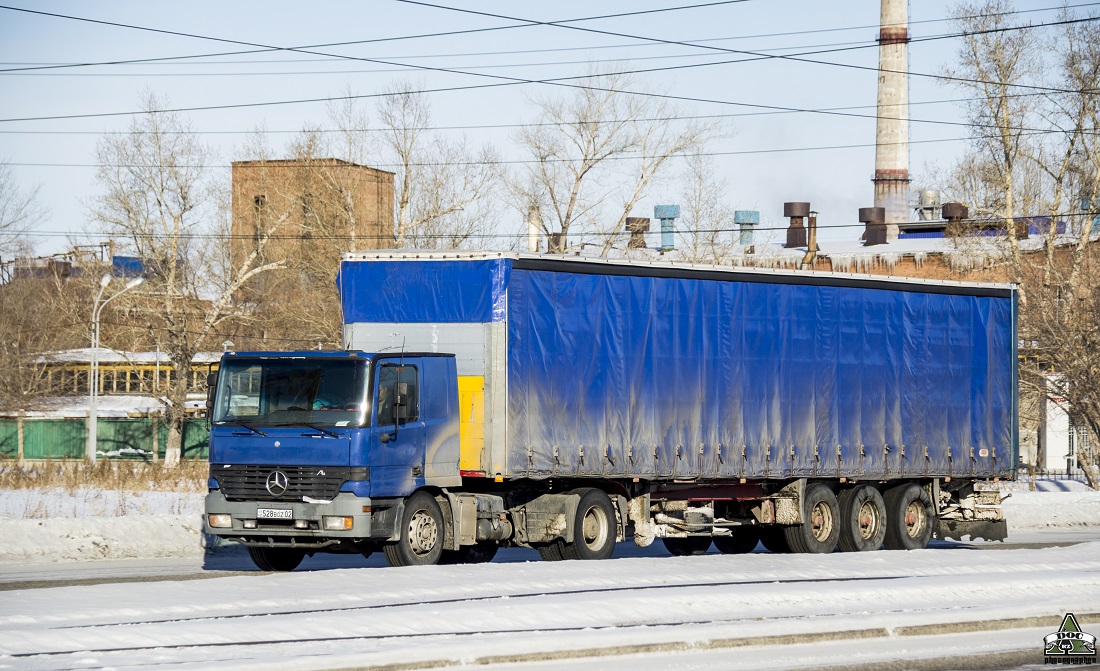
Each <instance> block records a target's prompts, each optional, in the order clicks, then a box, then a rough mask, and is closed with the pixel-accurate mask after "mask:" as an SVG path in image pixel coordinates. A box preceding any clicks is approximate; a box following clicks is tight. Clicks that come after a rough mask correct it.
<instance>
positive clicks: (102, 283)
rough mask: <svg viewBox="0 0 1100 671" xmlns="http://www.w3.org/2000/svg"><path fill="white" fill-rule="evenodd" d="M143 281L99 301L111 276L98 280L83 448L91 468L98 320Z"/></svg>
mask: <svg viewBox="0 0 1100 671" xmlns="http://www.w3.org/2000/svg"><path fill="white" fill-rule="evenodd" d="M144 281H145V278H144V277H135V278H134V279H132V280H130V281H129V282H127V283H126V286H124V287H122V289H121V290H120V291H119V292H118V293H116V294H115V295H113V296H111V297H109V298H107V299H106V300H101V299H102V298H103V292H104V291H106V290H107V285H109V284H110V283H111V275H110V274H109V273H105V274H104V275H103V277H101V278H100V279H99V293H98V294H96V297H95V303H93V304H92V356H91V361H90V363H89V371H88V440H87V444H86V446H85V458H87V460H88V463H89V464H90V465H92V466H94V465H95V461H96V429H97V423H98V419H99V418H98V416H97V408H96V401H98V399H99V318H100V316H101V315H102V314H103V308H104V307H106V305H107V304H108V303H110V302H111V301H113V300H114V299H116V298H118V297H119V296H121V295H122V294H124V293H126V292H127V291H129V290H130V289H133V288H134V287H136V286H137V285H139V284H141V283H142V282H144Z"/></svg>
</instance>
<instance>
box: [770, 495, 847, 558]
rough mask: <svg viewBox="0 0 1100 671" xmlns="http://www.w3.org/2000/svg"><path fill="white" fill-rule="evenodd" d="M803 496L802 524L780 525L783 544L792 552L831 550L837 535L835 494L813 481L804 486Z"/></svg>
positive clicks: (815, 552) (838, 519)
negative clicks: (785, 543)
mask: <svg viewBox="0 0 1100 671" xmlns="http://www.w3.org/2000/svg"><path fill="white" fill-rule="evenodd" d="M803 497H804V498H803V500H802V524H795V525H793V526H789V527H784V528H783V533H784V534H785V535H786V536H787V544H788V545H790V546H791V550H792V551H793V552H809V553H813V554H825V553H829V552H832V551H833V550H834V549H836V544H837V540H838V539H839V538H840V504H839V503H838V502H837V500H836V494H833V490H831V489H829V488H828V487H826V486H825V485H823V484H821V483H820V482H815V483H814V484H812V485H810V486H809V487H807V488H806V492H805V494H804V495H803Z"/></svg>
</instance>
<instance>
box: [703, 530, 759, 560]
mask: <svg viewBox="0 0 1100 671" xmlns="http://www.w3.org/2000/svg"><path fill="white" fill-rule="evenodd" d="M730 531H731V532H732V533H731V535H729V536H715V537H714V547H716V548H718V551H719V552H721V553H722V554H724V555H740V554H745V553H746V552H752V551H753V550H755V549H756V544H757V543H759V542H760V529H758V528H756V527H753V526H743V527H734V528H733V529H730Z"/></svg>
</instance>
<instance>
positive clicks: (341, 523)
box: [325, 516, 353, 531]
mask: <svg viewBox="0 0 1100 671" xmlns="http://www.w3.org/2000/svg"><path fill="white" fill-rule="evenodd" d="M352 522H353V519H352V518H350V517H327V516H326V517H325V531H347V530H349V529H351V525H352Z"/></svg>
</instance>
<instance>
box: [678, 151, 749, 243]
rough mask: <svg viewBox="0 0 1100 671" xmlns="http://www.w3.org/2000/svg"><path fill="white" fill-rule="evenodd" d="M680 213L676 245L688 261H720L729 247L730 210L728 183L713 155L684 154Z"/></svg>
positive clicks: (731, 213) (731, 221)
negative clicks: (718, 168) (715, 164)
mask: <svg viewBox="0 0 1100 671" xmlns="http://www.w3.org/2000/svg"><path fill="white" fill-rule="evenodd" d="M680 181H681V183H682V188H681V191H680V202H681V203H682V206H681V208H680V211H681V215H680V219H679V220H678V223H679V225H680V229H681V230H680V233H679V235H678V236H677V237H679V239H680V243H679V245H678V248H679V250H680V254H681V256H682V257H683V258H684V259H685V260H688V261H692V262H701V263H722V262H723V261H724V260H726V259H727V258H728V257H729V254H730V252H732V251H733V248H734V244H735V241H734V240H733V238H732V237H731V236H732V230H733V227H734V222H733V210H732V208H730V207H729V205H727V204H726V202H725V200H726V192H727V188H728V184H727V183H726V180H725V179H722V178H721V177H719V176H718V173H717V171H716V170H715V168H714V159H713V158H712V157H710V156H706V155H703V154H693V155H690V156H688V157H687V160H686V166H685V169H684V171H683V174H682V175H681V180H680Z"/></svg>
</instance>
